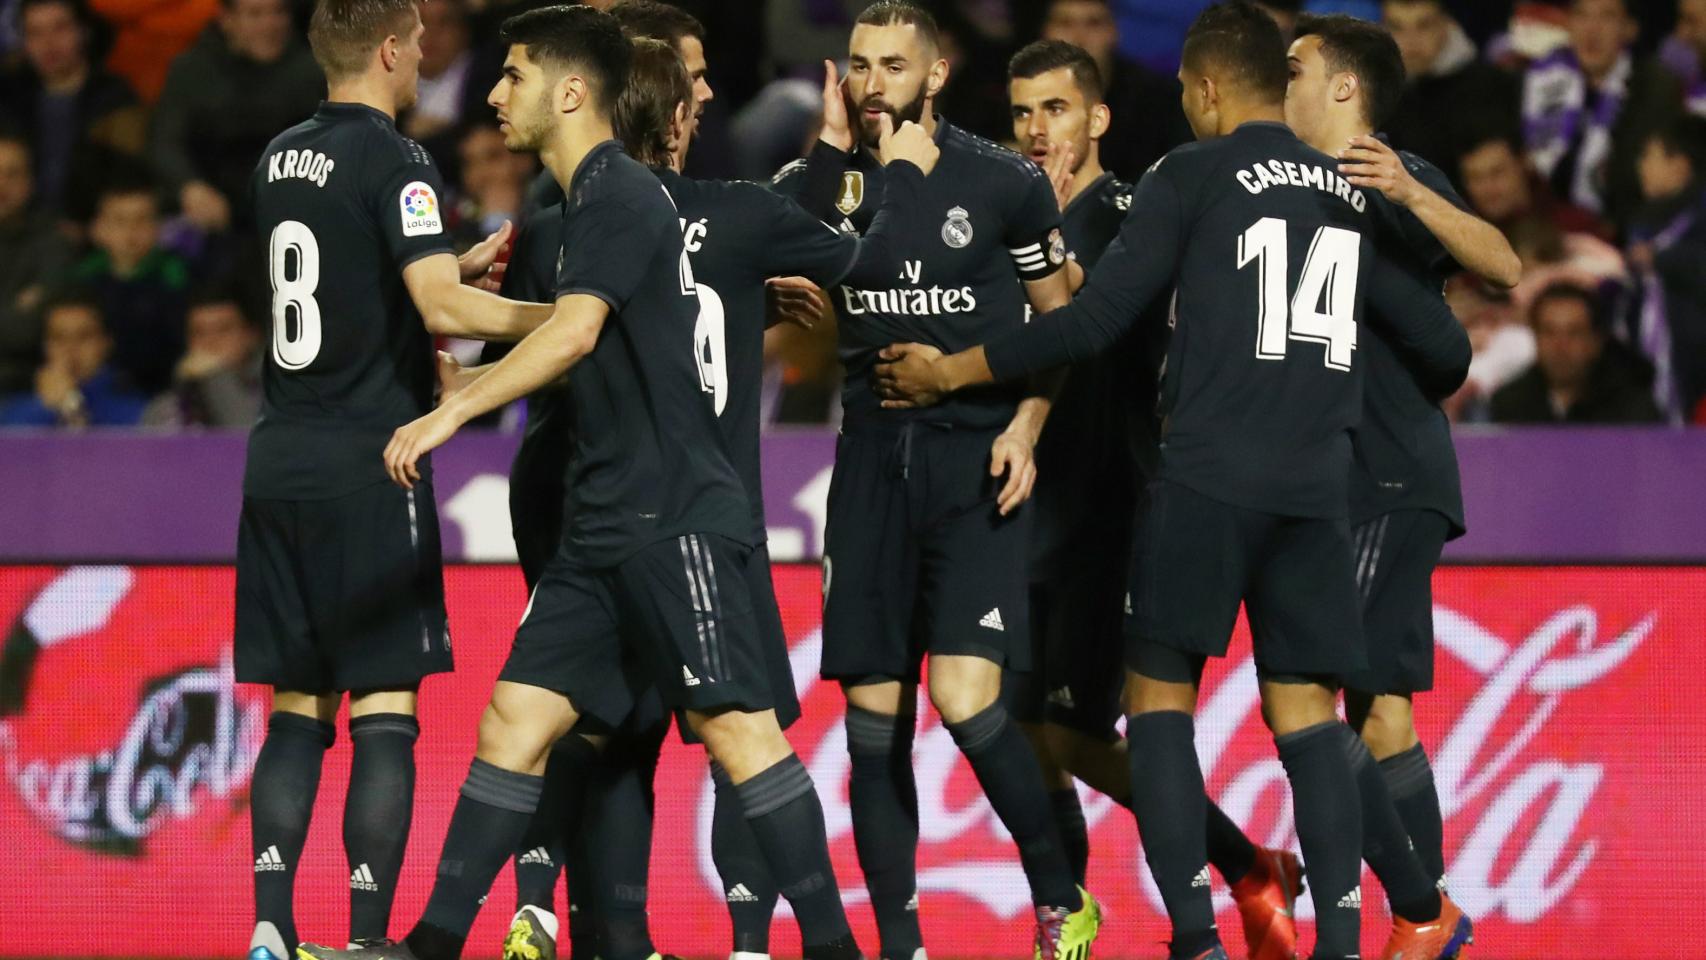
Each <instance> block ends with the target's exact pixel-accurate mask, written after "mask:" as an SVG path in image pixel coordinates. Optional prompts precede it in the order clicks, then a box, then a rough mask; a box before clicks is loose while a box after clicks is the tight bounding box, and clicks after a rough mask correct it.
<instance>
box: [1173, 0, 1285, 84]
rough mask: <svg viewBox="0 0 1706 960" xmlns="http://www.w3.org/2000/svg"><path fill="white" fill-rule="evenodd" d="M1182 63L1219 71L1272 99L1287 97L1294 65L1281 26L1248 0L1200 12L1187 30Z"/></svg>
mask: <svg viewBox="0 0 1706 960" xmlns="http://www.w3.org/2000/svg"><path fill="white" fill-rule="evenodd" d="M1180 59H1181V62H1183V63H1184V65H1185V66H1186V67H1188V68H1190V69H1191V70H1193V71H1195V72H1197V73H1203V74H1207V73H1215V74H1217V75H1219V76H1220V77H1223V78H1226V79H1229V80H1231V81H1232V82H1233V83H1235V84H1237V85H1239V86H1242V87H1244V88H1245V89H1246V90H1248V91H1249V92H1250V93H1251V94H1252V95H1254V96H1258V97H1261V98H1262V99H1263V100H1264V101H1267V102H1270V103H1279V102H1281V101H1283V100H1284V99H1285V85H1286V81H1287V80H1289V79H1290V73H1291V71H1290V69H1289V68H1288V67H1287V66H1286V62H1285V40H1284V38H1283V37H1281V36H1280V29H1279V24H1278V23H1275V22H1274V18H1273V17H1270V16H1268V13H1267V11H1266V10H1263V9H1262V8H1261V7H1259V6H1257V5H1255V4H1254V3H1251V2H1249V0H1226V2H1223V3H1217V4H1214V5H1213V6H1211V7H1208V8H1207V9H1205V10H1204V11H1203V12H1202V13H1201V14H1199V15H1198V16H1197V19H1196V22H1195V23H1192V24H1191V29H1190V30H1189V31H1188V32H1187V33H1186V34H1185V46H1184V49H1183V51H1181V55H1180Z"/></svg>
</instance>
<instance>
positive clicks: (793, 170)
mask: <svg viewBox="0 0 1706 960" xmlns="http://www.w3.org/2000/svg"><path fill="white" fill-rule="evenodd" d="M805 172H806V158H805V157H801V158H800V159H798V160H790V161H789V162H787V163H785V164H783V165H782V169H780V170H777V171H776V173H775V175H774V176H772V177H771V178H770V185H771V186H773V187H779V186H781V185H782V184H783V183H786V182H787V181H789V180H792V179H794V178H795V177H797V176H800V175H802V174H804V173H805Z"/></svg>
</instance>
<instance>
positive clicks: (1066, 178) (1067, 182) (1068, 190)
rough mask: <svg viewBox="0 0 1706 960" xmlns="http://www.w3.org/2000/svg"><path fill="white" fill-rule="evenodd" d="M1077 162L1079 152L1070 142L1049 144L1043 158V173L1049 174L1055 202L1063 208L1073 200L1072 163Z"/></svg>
mask: <svg viewBox="0 0 1706 960" xmlns="http://www.w3.org/2000/svg"><path fill="white" fill-rule="evenodd" d="M1077 162H1078V153H1077V151H1075V150H1073V149H1072V144H1070V143H1051V144H1049V145H1048V155H1047V156H1046V157H1044V158H1043V173H1045V174H1047V175H1048V182H1049V186H1051V187H1053V188H1054V199H1055V202H1056V203H1058V204H1060V209H1062V210H1065V209H1066V205H1067V204H1068V203H1069V202H1071V200H1072V165H1073V164H1075V163H1077Z"/></svg>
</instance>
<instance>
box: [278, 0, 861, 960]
mask: <svg viewBox="0 0 1706 960" xmlns="http://www.w3.org/2000/svg"><path fill="white" fill-rule="evenodd" d="M501 37H502V39H503V40H504V41H505V42H506V43H508V44H509V55H508V58H507V59H506V60H505V63H504V77H503V79H502V80H500V81H499V83H498V84H497V86H496V87H495V88H494V89H493V91H492V95H491V98H490V102H491V103H492V104H493V106H495V107H497V108H498V116H499V120H500V125H501V128H502V129H503V130H504V132H505V137H506V142H507V143H508V145H509V146H510V148H511V149H528V150H537V151H538V152H539V154H540V156H541V158H542V159H543V160H544V162H545V165H546V166H547V167H548V168H549V169H550V170H552V172H553V173H554V174H555V176H556V178H557V180H558V183H559V184H561V185H562V186H563V189H564V193H565V195H566V196H567V197H568V200H567V201H566V203H565V207H564V218H563V244H562V251H563V256H562V266H561V269H560V271H559V276H558V281H557V284H556V287H557V293H558V299H557V302H556V307H555V310H554V312H553V313H552V315H551V318H550V319H549V320H548V321H546V322H545V323H544V324H543V325H542V326H540V327H539V329H538V330H536V331H535V332H534V333H533V334H531V335H529V336H528V337H527V338H526V339H525V340H523V341H522V342H521V343H520V344H519V345H518V346H517V347H516V348H515V349H514V350H513V351H511V352H510V353H509V354H508V355H507V356H505V357H504V358H503V359H502V360H500V361H498V362H497V363H496V364H494V365H493V366H492V368H491V369H490V370H489V371H487V372H486V373H485V374H484V375H482V376H481V377H480V378H479V379H477V380H476V381H474V382H473V383H472V384H470V385H468V386H466V387H464V388H463V389H461V390H460V391H458V392H457V393H455V394H454V395H453V396H451V398H450V399H449V400H448V401H446V402H445V403H444V404H442V405H440V406H439V408H438V409H437V410H435V411H434V412H433V413H431V414H428V415H427V416H425V417H422V418H420V419H418V420H416V421H415V422H413V423H411V424H409V425H407V426H405V427H402V428H400V429H398V430H397V431H396V433H395V434H394V435H393V436H392V439H391V442H390V444H388V446H387V448H386V455H385V463H386V466H387V469H388V470H389V472H390V474H391V476H392V478H393V479H394V480H396V481H397V482H398V483H399V484H400V485H403V486H404V487H405V488H407V487H410V486H411V485H412V484H414V483H415V482H416V481H417V479H418V476H419V474H418V468H417V463H418V462H419V460H420V458H421V457H422V456H423V455H425V454H426V453H427V452H428V451H430V450H432V449H433V448H435V447H437V446H438V445H440V444H442V443H443V442H444V441H445V440H447V439H448V438H449V437H450V436H451V435H453V434H454V433H455V431H456V430H457V429H459V428H460V426H461V425H462V424H464V423H466V422H467V421H468V420H469V419H471V418H473V417H475V416H478V415H480V414H481V413H484V412H486V411H488V410H491V409H494V408H496V407H497V406H500V405H502V404H503V403H507V402H509V401H510V400H513V399H515V398H516V397H519V396H521V395H523V394H526V393H528V392H530V391H532V390H534V389H537V388H538V387H539V386H541V385H543V384H545V383H547V382H550V381H551V380H553V379H555V378H557V377H559V376H561V375H563V374H564V373H565V372H568V371H569V370H570V369H571V368H573V374H572V375H571V376H570V377H569V381H568V382H569V390H570V400H571V404H570V405H571V409H572V413H573V416H574V426H575V432H576V450H575V454H574V457H573V460H572V463H571V467H570V469H571V471H572V476H571V480H570V484H569V485H570V486H571V487H572V488H573V489H574V490H575V491H576V501H575V503H574V504H573V505H572V507H571V508H570V511H571V512H570V513H569V514H568V516H567V518H566V520H565V532H564V538H563V547H562V549H561V550H560V551H559V552H558V554H557V555H556V556H555V557H554V558H553V559H552V561H551V563H550V564H549V565H548V566H547V568H546V570H545V573H544V576H543V577H542V578H541V580H540V583H539V586H538V588H537V589H536V590H535V591H534V593H533V598H532V600H531V601H530V602H529V604H528V610H527V612H526V614H525V615H524V616H523V619H522V623H521V625H520V626H519V627H518V628H517V631H516V639H515V645H514V648H513V649H512V651H511V654H510V658H509V661H508V663H507V664H506V665H505V667H504V670H503V672H502V673H501V674H500V679H499V681H498V683H497V685H496V686H495V688H494V689H493V692H492V703H491V706H490V707H489V708H488V709H487V711H486V714H485V716H484V717H483V718H482V721H481V729H480V742H479V748H478V750H477V752H476V756H475V759H474V761H473V764H472V766H471V768H470V770H469V774H468V779H467V780H466V781H465V783H464V784H463V788H462V793H461V797H460V798H459V800H458V802H457V806H456V811H455V813H454V814H453V815H452V817H451V825H450V831H449V834H448V836H447V837H446V838H445V843H444V850H443V853H442V855H441V858H440V864H439V869H438V873H437V881H436V882H435V884H434V887H433V892H432V895H431V898H430V899H429V901H428V904H427V908H426V912H425V914H424V915H423V916H422V918H421V920H420V922H419V923H417V924H416V926H415V927H414V929H413V930H412V931H411V933H410V934H409V936H408V937H407V938H406V939H405V940H404V941H403V943H401V944H397V945H393V946H386V947H382V948H379V949H377V950H375V951H370V952H367V953H360V952H355V951H339V950H331V949H327V948H323V947H308V946H304V947H303V948H302V953H303V956H304V957H306V958H309V960H321V958H327V957H338V958H351V960H359V958H361V957H372V956H377V957H380V958H418V960H450V958H455V957H458V956H460V955H461V952H462V949H463V946H464V944H465V941H466V938H467V934H468V929H469V927H470V926H471V925H472V923H473V921H474V918H475V916H476V915H477V913H478V911H479V907H480V903H481V901H482V900H483V899H484V897H485V895H486V893H487V891H488V890H489V889H490V887H491V883H492V880H493V879H494V878H495V876H496V875H497V872H498V870H499V869H500V867H501V866H502V864H503V863H504V862H505V861H506V860H508V858H509V856H510V854H511V853H512V851H513V850H514V849H515V845H516V843H517V841H518V840H519V839H520V838H521V835H522V834H523V832H524V831H525V830H526V829H527V824H528V821H529V820H530V819H531V817H532V814H533V812H534V809H535V807H536V805H537V803H538V801H539V793H540V788H541V785H542V779H543V778H542V777H541V776H540V774H541V773H542V772H543V769H544V766H545V761H546V756H547V754H548V753H549V751H550V748H551V745H552V744H553V743H555V742H556V741H557V740H559V739H560V738H561V737H562V736H563V735H564V734H565V733H567V732H569V731H570V730H572V729H574V727H575V726H576V724H577V722H578V721H579V720H580V719H581V717H582V716H587V717H592V718H597V719H598V720H600V721H602V722H603V723H604V724H606V725H607V726H608V727H609V728H614V727H616V726H617V725H619V724H620V723H621V722H622V720H623V719H624V718H625V717H626V715H627V714H628V713H629V711H630V710H631V709H632V708H633V705H634V698H635V696H636V693H637V692H638V691H639V689H640V688H641V687H642V686H643V684H641V683H640V682H639V680H640V678H641V677H643V678H644V679H645V680H646V681H649V684H652V685H655V686H656V687H657V688H658V690H659V691H660V692H661V694H662V697H663V700H664V702H665V704H666V705H668V706H670V707H672V708H677V709H681V710H683V711H684V712H685V714H686V719H687V722H688V724H689V725H690V726H691V728H692V729H693V730H694V732H695V733H696V734H697V735H698V736H699V737H700V738H702V739H703V740H704V742H705V743H706V745H707V747H708V748H709V750H710V753H711V755H712V757H713V758H715V759H716V761H717V762H718V763H719V764H721V765H722V767H723V769H724V770H725V771H727V772H728V774H729V778H730V780H731V782H732V783H733V785H734V790H735V791H736V793H737V795H738V796H739V798H740V800H741V803H742V805H743V807H744V809H745V811H746V815H747V819H748V821H749V823H750V824H751V826H752V828H753V830H754V832H755V833H756V835H757V836H758V839H759V843H760V845H761V847H762V849H763V850H764V852H765V859H766V861H767V866H768V867H769V869H770V871H771V874H772V876H774V877H775V878H776V882H777V885H778V887H779V889H780V890H781V892H782V895H783V896H785V897H788V899H789V902H790V903H791V905H792V906H793V908H794V913H795V916H796V917H797V918H798V920H799V922H800V928H801V932H802V940H803V942H804V947H805V950H804V952H805V956H806V957H807V958H810V960H850V958H854V957H857V956H858V955H859V954H858V948H857V946H855V944H854V942H853V938H852V935H851V933H850V931H849V928H848V926H847V918H846V914H845V912H844V911H843V910H842V907H841V901H840V894H839V891H838V888H837V886H836V882H835V876H834V873H833V871H832V870H831V867H830V862H829V849H828V843H827V840H826V839H825V832H824V823H823V809H822V806H821V805H820V804H819V802H818V799H817V795H816V793H815V792H814V790H813V788H812V783H811V778H810V777H809V776H808V775H807V774H806V770H805V767H804V765H803V764H801V763H800V760H799V758H798V757H796V756H795V755H794V753H793V751H792V749H791V748H790V747H789V745H788V742H787V740H786V739H785V738H784V737H783V736H782V731H781V729H780V727H779V726H778V724H777V720H776V716H775V712H774V710H773V707H774V706H775V704H776V701H777V700H778V699H779V698H780V697H783V696H786V695H787V692H784V691H774V690H772V689H771V685H770V683H769V679H768V676H767V675H766V673H765V671H764V659H763V650H762V649H761V646H760V631H759V629H758V627H757V624H756V620H757V618H758V617H759V616H762V608H760V607H759V606H758V604H759V603H760V602H761V601H756V600H755V596H756V595H757V594H758V593H759V591H769V590H770V583H769V578H768V571H764V570H756V569H754V568H753V566H752V558H753V556H754V547H755V544H752V543H751V542H750V539H751V511H750V508H749V506H748V504H747V501H746V496H745V492H744V490H743V489H742V487H741V483H740V479H739V477H738V476H737V475H736V473H735V471H734V469H733V467H732V466H731V465H730V464H729V461H728V457H727V455H726V454H725V453H724V450H723V443H722V440H721V437H720V435H719V433H718V430H717V425H716V422H715V414H714V412H713V411H712V407H711V403H710V401H709V398H708V397H707V396H706V394H705V393H704V392H703V391H702V389H701V379H700V376H699V374H698V371H697V370H696V369H695V365H694V362H693V356H692V353H691V351H692V348H693V333H694V325H695V321H696V317H697V313H698V310H697V299H696V298H695V296H694V290H693V283H692V268H691V264H690V263H689V261H688V259H687V255H686V251H685V249H684V247H683V244H682V236H681V230H680V226H679V222H678V220H677V216H676V213H675V210H674V207H673V205H672V204H671V202H670V199H669V197H668V194H667V193H665V192H664V191H663V190H662V189H661V188H660V186H659V184H658V181H657V179H656V177H654V176H652V174H651V173H650V172H648V171H647V170H646V169H645V168H644V167H642V166H641V165H640V164H638V163H637V162H635V161H634V160H632V159H631V158H629V157H628V156H627V155H626V154H625V153H624V152H623V150H622V148H621V146H620V145H619V144H618V143H616V142H615V141H614V140H613V138H612V129H611V108H612V106H613V104H614V102H615V101H616V99H617V98H618V97H619V96H620V95H621V92H622V89H623V86H624V85H625V83H626V79H627V70H628V64H629V60H630V57H631V53H630V47H629V43H628V41H627V39H626V38H624V37H623V36H622V33H621V30H620V28H619V27H618V26H617V24H616V22H615V21H614V20H613V19H612V18H610V17H609V15H607V14H603V13H600V12H598V11H596V10H593V9H591V8H589V7H581V6H573V7H567V6H554V7H544V8H541V9H537V10H533V11H529V12H527V13H523V14H519V15H517V16H515V17H512V18H510V19H509V20H508V21H506V22H505V24H504V27H503V31H502V34H501ZM671 344H676V345H677V346H674V347H672V346H671ZM771 602H772V603H773V602H774V601H771Z"/></svg>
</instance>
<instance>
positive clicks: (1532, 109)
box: [1522, 47, 1634, 213]
mask: <svg viewBox="0 0 1706 960" xmlns="http://www.w3.org/2000/svg"><path fill="white" fill-rule="evenodd" d="M1633 69H1634V61H1633V60H1631V59H1630V57H1629V54H1627V53H1625V54H1623V55H1622V56H1621V57H1619V58H1618V60H1617V64H1616V65H1615V66H1613V67H1612V68H1611V72H1610V73H1608V74H1606V77H1605V79H1604V80H1603V81H1602V82H1601V83H1600V85H1599V88H1598V89H1597V90H1595V91H1594V93H1596V94H1598V98H1599V102H1598V103H1597V104H1595V106H1594V109H1593V111H1592V113H1591V114H1590V113H1589V112H1588V108H1587V106H1588V78H1587V74H1585V73H1583V72H1582V67H1581V63H1580V62H1579V61H1577V60H1576V52H1575V51H1574V50H1571V49H1570V48H1569V47H1563V48H1561V49H1559V50H1557V51H1554V52H1553V53H1552V54H1551V55H1549V56H1547V57H1545V58H1543V59H1541V60H1537V61H1535V63H1534V65H1533V66H1531V67H1529V68H1528V72H1527V73H1526V74H1524V75H1523V80H1522V134H1523V139H1524V141H1525V142H1526V143H1527V144H1528V156H1529V158H1530V159H1531V160H1533V161H1534V165H1535V166H1536V167H1537V168H1539V170H1540V172H1541V173H1542V174H1543V175H1545V176H1546V177H1548V178H1550V177H1551V176H1552V173H1553V171H1554V170H1556V169H1557V168H1558V164H1559V163H1562V162H1563V160H1564V158H1565V157H1566V156H1568V155H1569V153H1570V149H1571V147H1572V146H1575V145H1576V144H1577V143H1579V144H1580V147H1579V148H1578V149H1579V154H1578V157H1577V160H1576V171H1575V176H1574V178H1573V179H1572V180H1571V183H1570V190H1569V196H1568V197H1567V198H1566V199H1568V200H1569V201H1570V202H1571V203H1574V204H1576V205H1577V206H1580V207H1583V208H1585V209H1588V210H1591V211H1593V212H1595V213H1598V212H1599V211H1600V210H1601V209H1602V208H1603V206H1604V202H1603V201H1602V200H1601V199H1600V195H1599V180H1600V172H1601V171H1602V170H1603V168H1604V167H1605V163H1606V161H1607V160H1609V159H1610V158H1611V128H1612V126H1613V125H1614V124H1616V123H1617V115H1618V114H1619V113H1621V112H1622V111H1623V99H1624V97H1625V96H1627V95H1628V92H1629V74H1630V71H1631V70H1633Z"/></svg>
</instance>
